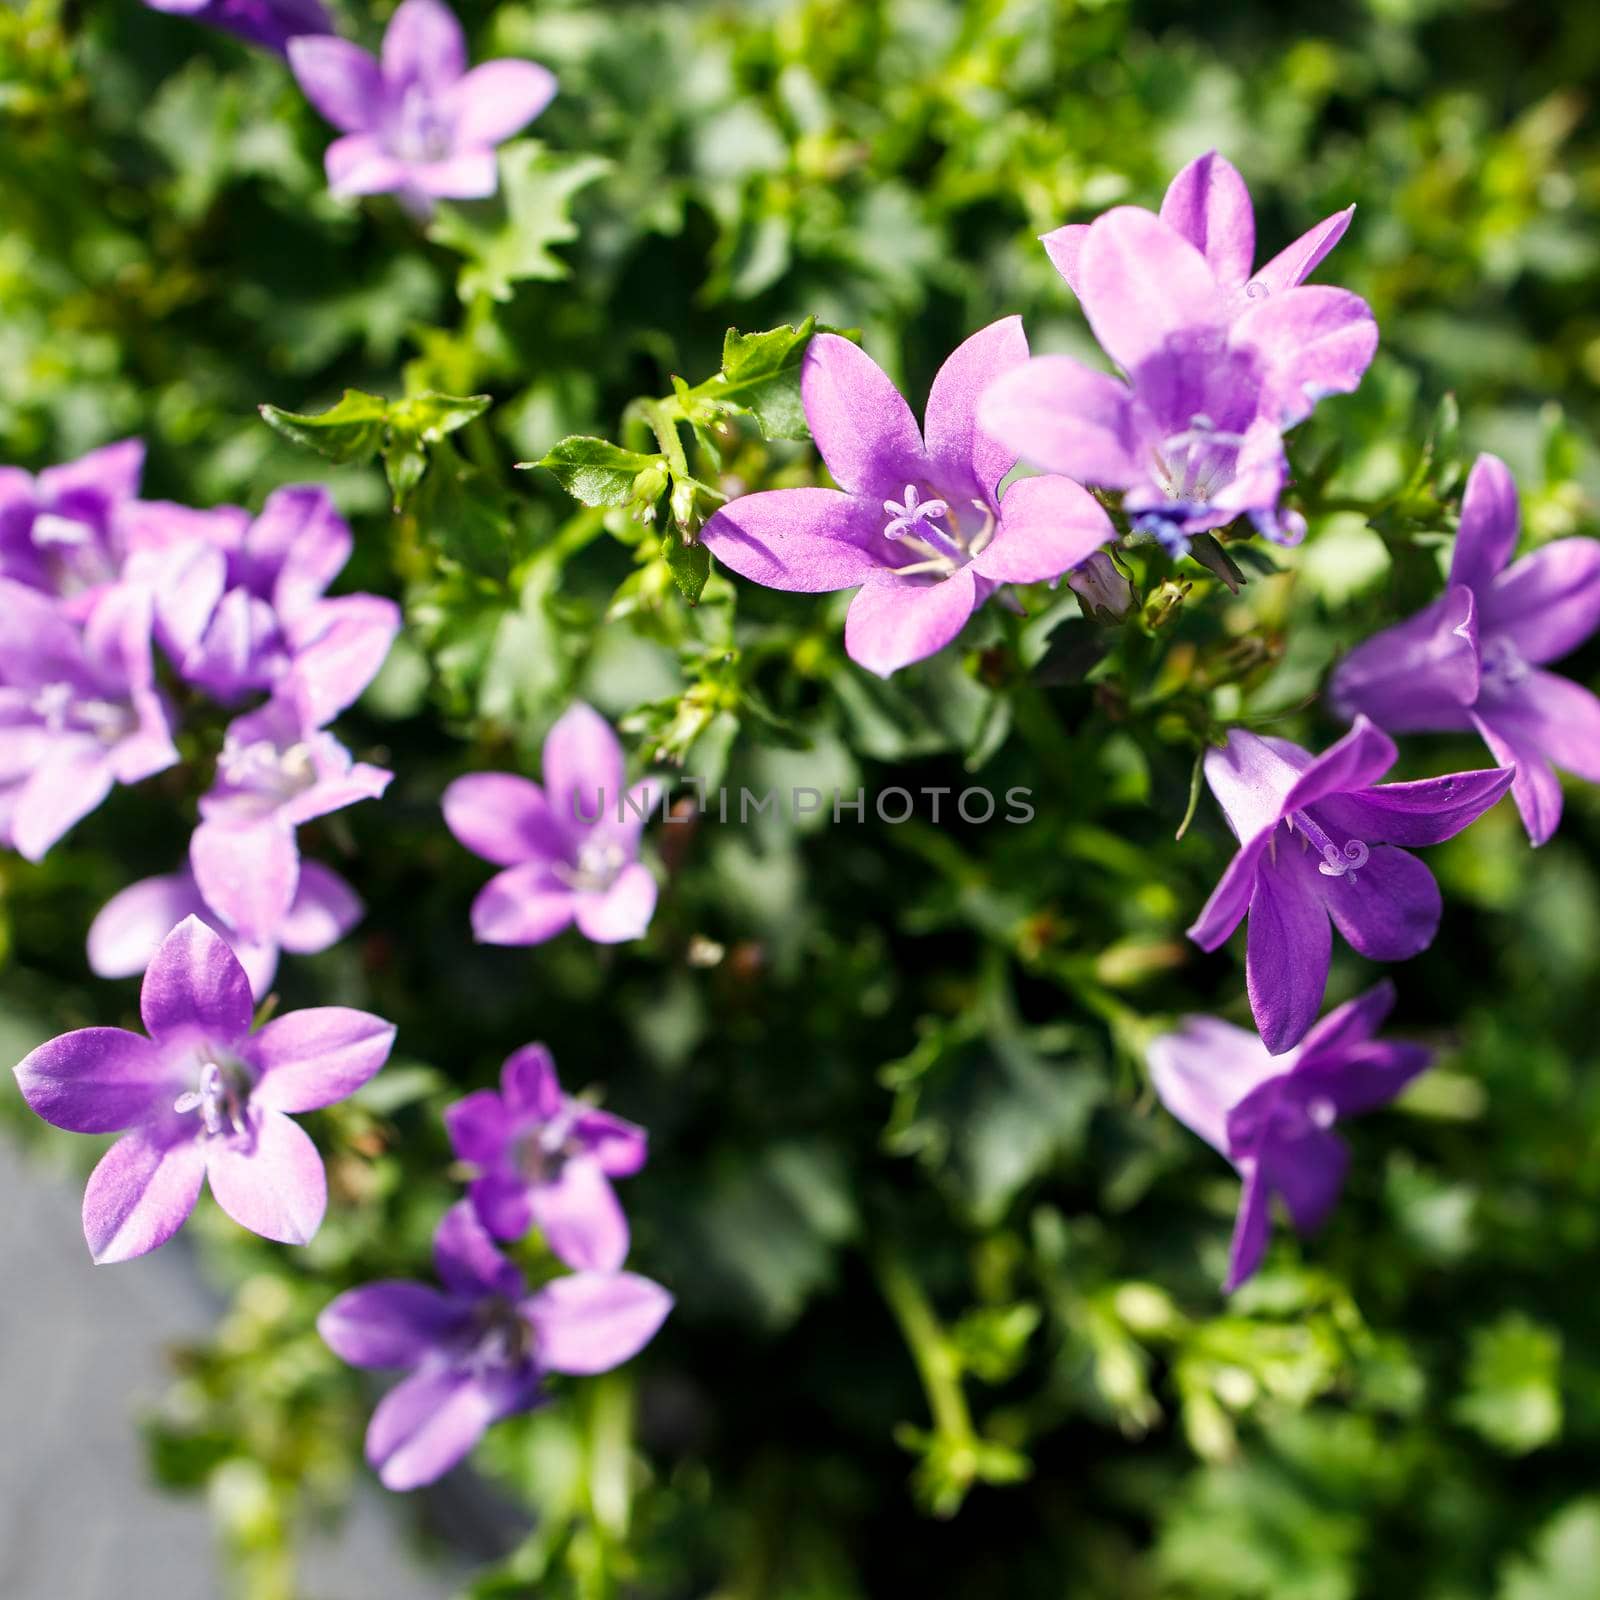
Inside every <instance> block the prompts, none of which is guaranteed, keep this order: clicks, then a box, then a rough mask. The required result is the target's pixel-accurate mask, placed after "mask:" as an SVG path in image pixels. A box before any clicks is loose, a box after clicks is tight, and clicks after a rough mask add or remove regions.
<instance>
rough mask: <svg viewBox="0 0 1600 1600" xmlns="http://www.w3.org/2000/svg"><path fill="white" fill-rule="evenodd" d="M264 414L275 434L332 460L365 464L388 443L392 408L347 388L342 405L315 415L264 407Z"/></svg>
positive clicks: (262, 408)
mask: <svg viewBox="0 0 1600 1600" xmlns="http://www.w3.org/2000/svg"><path fill="white" fill-rule="evenodd" d="M261 415H262V418H263V419H264V420H265V422H266V424H267V426H268V427H269V428H271V429H272V430H273V432H275V433H280V434H282V435H283V437H284V438H285V439H288V440H290V441H291V442H293V443H294V444H298V445H304V446H305V448H306V449H308V450H315V451H316V452H317V454H318V455H319V456H326V457H327V458H328V459H329V460H330V461H339V462H349V461H365V460H366V459H367V458H368V457H369V456H371V455H372V454H374V453H375V452H376V451H377V450H379V449H380V448H381V447H382V445H383V443H384V438H385V430H386V427H387V423H388V416H389V405H388V402H387V401H386V400H384V399H383V397H382V396H381V395H375V394H363V393H362V391H361V390H359V389H346V390H345V392H344V395H343V397H342V398H341V399H340V401H339V403H338V405H336V406H333V407H331V408H330V409H329V410H327V411H323V412H320V413H319V414H317V415H315V416H312V415H307V414H304V413H301V412H298V411H284V410H281V409H280V408H279V407H277V406H262V407H261Z"/></svg>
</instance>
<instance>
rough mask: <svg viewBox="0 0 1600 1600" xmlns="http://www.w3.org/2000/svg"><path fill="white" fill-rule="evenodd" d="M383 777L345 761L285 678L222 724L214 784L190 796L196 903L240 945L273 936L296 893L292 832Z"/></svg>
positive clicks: (371, 789)
mask: <svg viewBox="0 0 1600 1600" xmlns="http://www.w3.org/2000/svg"><path fill="white" fill-rule="evenodd" d="M393 776H394V774H393V773H392V772H387V771H385V770H384V769H383V768H382V767H372V766H368V765H367V764H366V763H365V762H361V761H354V760H352V759H351V756H350V752H349V751H348V750H346V749H345V747H344V746H343V745H342V744H340V743H339V741H338V740H337V739H336V738H335V737H334V736H333V735H332V734H331V733H329V732H328V731H327V730H326V729H325V728H323V727H322V726H321V724H320V720H319V718H318V717H317V716H316V715H315V713H314V710H313V708H312V707H311V706H310V704H309V703H308V697H307V696H306V695H304V694H302V693H300V692H298V685H297V683H296V682H295V680H294V678H293V676H292V675H291V677H290V679H289V680H288V685H287V687H285V688H280V690H279V692H278V693H277V694H275V695H274V696H273V698H272V699H270V700H269V701H267V703H266V704H265V705H264V706H261V707H259V708H258V709H256V710H254V711H249V712H246V713H245V715H243V716H242V717H235V718H234V720H233V721H232V722H231V723H229V724H228V729H227V732H226V733H225V734H224V736H223V743H222V754H221V755H220V756H219V757H218V758H217V776H216V781H215V782H214V783H213V784H212V786H211V788H210V790H209V791H208V792H207V793H205V794H204V795H202V796H201V797H200V825H199V827H197V828H196V829H195V830H194V835H193V837H192V838H191V839H190V841H189V865H190V867H191V868H192V869H193V870H194V876H195V882H196V883H197V884H198V886H199V889H200V892H201V894H202V895H203V896H204V897H205V900H206V903H207V904H208V905H209V906H210V907H211V909H212V910H213V911H214V912H215V913H216V914H217V916H219V917H220V918H221V919H222V921H223V922H224V923H225V924H226V926H227V927H228V929H229V930H230V932H231V933H234V934H237V935H238V936H239V937H241V938H243V939H244V940H246V941H247V942H249V943H252V944H262V943H266V942H268V941H270V940H272V939H274V938H275V937H277V935H278V933H279V930H280V929H281V928H282V927H283V924H284V920H285V919H286V918H287V917H288V915H289V912H290V908H291V907H292V906H293V905H294V903H295V897H296V895H297V894H298V892H299V887H300V847H299V844H298V842H297V840H296V837H295V830H296V829H297V828H298V827H299V826H300V825H301V824H302V823H305V822H310V821H311V820H312V819H313V818H315V817H323V816H327V815H328V813H329V812H332V811H340V810H342V809H343V808H344V807H345V806H350V805H354V804H356V802H357V801H360V800H375V799H377V798H378V796H379V795H381V794H382V793H383V792H384V790H385V789H387V788H388V787H389V782H390V780H391V779H392V778H393Z"/></svg>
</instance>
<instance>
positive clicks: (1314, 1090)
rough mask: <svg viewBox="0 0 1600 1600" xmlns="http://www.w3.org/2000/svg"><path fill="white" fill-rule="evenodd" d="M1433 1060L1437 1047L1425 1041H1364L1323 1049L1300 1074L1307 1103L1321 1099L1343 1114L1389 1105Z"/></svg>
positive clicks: (1297, 1082)
mask: <svg viewBox="0 0 1600 1600" xmlns="http://www.w3.org/2000/svg"><path fill="white" fill-rule="evenodd" d="M1432 1064H1433V1051H1431V1050H1429V1049H1426V1048H1425V1047H1424V1046H1422V1045H1419V1044H1379V1043H1378V1042H1377V1041H1375V1040H1371V1041H1366V1042H1363V1043H1359V1044H1356V1045H1353V1046H1351V1047H1350V1048H1348V1049H1347V1050H1346V1051H1345V1052H1344V1053H1343V1054H1341V1055H1338V1056H1336V1057H1335V1056H1330V1055H1328V1054H1324V1053H1319V1055H1318V1058H1317V1059H1316V1060H1315V1061H1312V1060H1309V1059H1308V1060H1307V1062H1306V1065H1305V1066H1304V1067H1302V1068H1301V1069H1300V1070H1298V1071H1297V1072H1296V1073H1295V1075H1294V1084H1293V1092H1294V1094H1295V1096H1296V1097H1297V1098H1298V1099H1299V1100H1300V1101H1301V1102H1302V1104H1306V1105H1310V1104H1311V1103H1313V1102H1314V1101H1318V1100H1321V1101H1323V1102H1324V1103H1325V1104H1327V1105H1329V1106H1332V1107H1333V1109H1334V1111H1335V1112H1336V1113H1337V1115H1338V1116H1340V1117H1341V1118H1342V1117H1355V1116H1360V1115H1361V1114H1362V1113H1364V1112H1367V1111H1376V1110H1377V1109H1378V1108H1379V1107H1380V1106H1386V1105H1388V1104H1389V1102H1390V1101H1391V1100H1393V1099H1394V1098H1395V1096H1396V1095H1398V1094H1399V1093H1400V1092H1401V1091H1402V1090H1403V1089H1404V1088H1405V1086H1406V1085H1407V1084H1408V1083H1410V1082H1411V1080H1412V1079H1413V1078H1415V1077H1417V1076H1418V1075H1419V1074H1420V1073H1423V1072H1426V1071H1427V1069H1428V1068H1429V1067H1430V1066H1431V1065H1432Z"/></svg>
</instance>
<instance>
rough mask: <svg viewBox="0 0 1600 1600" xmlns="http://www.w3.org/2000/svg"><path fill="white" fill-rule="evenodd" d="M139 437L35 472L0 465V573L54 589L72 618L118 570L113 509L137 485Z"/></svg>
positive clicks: (118, 536)
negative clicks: (35, 473) (38, 472)
mask: <svg viewBox="0 0 1600 1600" xmlns="http://www.w3.org/2000/svg"><path fill="white" fill-rule="evenodd" d="M143 471H144V441H143V440H141V439H124V440H122V441H121V442H120V443H118V444H108V445H105V446H103V447H102V448H101V449H99V450H91V451H90V452H89V454H88V455H86V456H82V457H80V458H79V459H78V460H77V461H70V462H67V463H65V464H64V465H62V466H59V467H46V468H45V470H44V471H43V472H41V473H40V474H39V476H38V477H37V478H35V477H34V476H33V475H32V474H31V473H27V472H24V471H22V470H21V468H19V467H0V578H9V579H12V580H13V581H15V582H17V583H23V584H26V585H27V586H28V587H29V588H30V589H38V590H40V591H41V592H43V593H45V594H51V595H57V596H59V597H60V598H61V599H62V600H64V601H66V602H67V604H68V608H69V611H70V613H71V615H72V616H73V617H74V618H76V619H78V620H82V618H83V617H84V616H85V615H86V614H87V612H88V610H89V608H90V607H91V606H92V605H93V603H94V600H95V599H96V598H97V597H98V596H99V594H100V593H101V592H102V591H103V590H104V588H105V587H106V586H107V585H108V584H111V583H114V582H116V580H117V579H118V578H119V577H120V576H121V573H122V563H123V559H124V557H125V556H126V553H127V552H126V547H125V543H124V539H123V535H122V530H121V527H120V524H119V520H118V517H119V512H120V511H121V509H122V508H123V507H124V506H125V505H127V504H128V503H129V502H130V501H132V500H133V498H134V496H135V495H137V494H138V492H139V478H140V476H141V474H142V473H143Z"/></svg>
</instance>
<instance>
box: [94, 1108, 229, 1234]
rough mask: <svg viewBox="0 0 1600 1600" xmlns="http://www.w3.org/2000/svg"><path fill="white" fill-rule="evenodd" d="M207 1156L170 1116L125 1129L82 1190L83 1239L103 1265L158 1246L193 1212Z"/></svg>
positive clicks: (190, 1130) (191, 1134) (185, 1127)
mask: <svg viewBox="0 0 1600 1600" xmlns="http://www.w3.org/2000/svg"><path fill="white" fill-rule="evenodd" d="M205 1175H206V1158H205V1151H204V1150H203V1149H202V1148H201V1145H200V1141H199V1140H198V1139H196V1138H195V1136H194V1129H193V1127H192V1125H189V1124H188V1123H186V1122H185V1121H180V1120H179V1119H178V1118H176V1117H173V1118H170V1119H169V1120H167V1121H165V1122H161V1123H148V1124H146V1125H145V1126H144V1127H142V1128H136V1129H135V1130H134V1131H133V1132H132V1133H125V1134H124V1135H123V1136H122V1137H121V1138H120V1139H118V1140H117V1142H116V1143H115V1144H114V1145H112V1147H111V1148H110V1149H109V1150H107V1151H106V1153H105V1154H104V1155H103V1156H101V1158H100V1163H99V1165H98V1166H96V1168H95V1169H94V1171H93V1172H91V1173H90V1174H89V1183H88V1186H87V1187H86V1188H85V1189H84V1191H83V1237H84V1239H85V1240H86V1241H87V1242H88V1245H89V1253H90V1254H91V1255H92V1256H93V1257H94V1259H95V1261H96V1262H97V1263H98V1264H100V1265H102V1266H104V1265H106V1264H108V1263H110V1262H113V1261H131V1260H133V1258H134V1257H135V1256H142V1255H146V1254H148V1253H149V1252H150V1251H151V1250H154V1249H156V1248H157V1246H159V1245H163V1244H165V1243H166V1242H167V1240H168V1239H170V1238H171V1237H172V1236H173V1234H175V1233H176V1232H177V1231H178V1229H179V1228H181V1227H182V1226H183V1225H184V1223H185V1222H186V1221H187V1220H188V1218H189V1213H190V1212H191V1211H193V1210H194V1204H195V1201H196V1200H198V1199H199V1198H200V1185H201V1184H202V1183H203V1182H204V1181H205Z"/></svg>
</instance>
